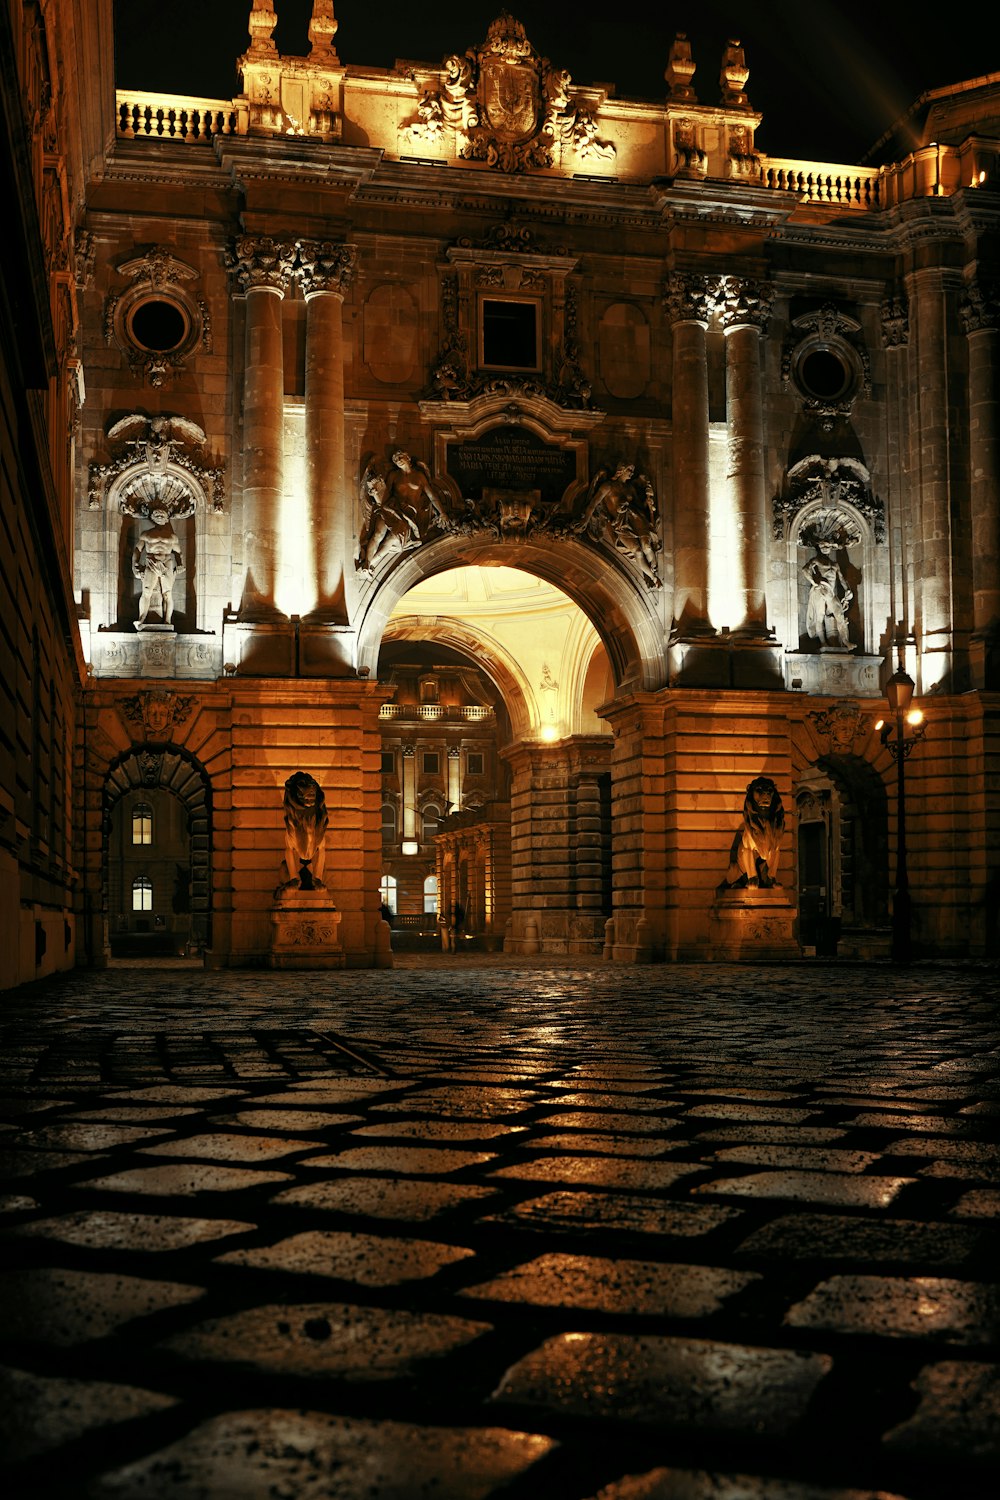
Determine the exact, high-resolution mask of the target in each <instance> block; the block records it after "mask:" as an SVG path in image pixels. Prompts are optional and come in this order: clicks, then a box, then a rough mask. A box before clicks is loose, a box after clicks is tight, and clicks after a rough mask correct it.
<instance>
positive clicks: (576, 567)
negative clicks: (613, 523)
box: [358, 536, 667, 691]
mask: <svg viewBox="0 0 1000 1500" xmlns="http://www.w3.org/2000/svg"><path fill="white" fill-rule="evenodd" d="M463 565H470V566H471V565H483V566H491V565H492V566H501V567H508V568H518V569H520V570H522V571H523V572H526V573H532V574H534V575H535V576H536V577H538V578H541V579H544V580H545V581H546V582H547V583H550V584H552V585H553V586H554V587H555V588H557V589H560V590H561V591H562V592H563V593H564V594H566V595H567V596H568V597H569V598H570V599H571V600H572V601H573V603H574V604H576V605H578V606H579V608H580V609H581V610H582V611H583V613H584V614H585V615H586V616H587V618H588V619H589V620H590V621H591V623H592V624H593V626H594V628H595V630H596V631H597V632H598V634H599V636H600V638H601V640H602V642H603V644H604V648H605V650H606V651H607V653H608V660H609V662H610V663H611V670H612V673H613V676H614V681H615V684H616V688H617V689H618V691H623V690H626V689H629V688H632V689H644V690H646V691H654V690H656V689H657V688H661V687H665V686H666V685H667V656H666V650H665V643H666V629H665V626H664V621H663V618H662V604H661V603H660V601H661V599H662V593H661V592H660V591H656V592H653V591H650V590H645V589H643V588H642V587H641V586H640V585H639V584H638V583H637V582H636V581H635V579H634V578H633V577H631V576H630V575H628V574H626V573H625V571H624V570H623V569H621V568H619V567H618V565H617V563H616V562H615V561H614V560H613V559H612V558H611V557H609V556H607V555H605V554H602V553H599V552H597V551H596V550H595V549H594V548H591V547H587V546H584V545H583V544H582V543H580V542H577V541H574V540H572V539H565V540H561V541H560V542H559V543H558V545H555V546H554V545H553V544H552V542H551V539H550V540H549V542H548V543H547V544H546V543H544V542H535V541H533V540H532V539H531V538H530V537H529V538H527V539H525V540H523V541H519V542H517V543H509V542H506V543H505V542H496V541H488V540H476V539H475V538H469V537H461V536H456V537H444V538H442V539H440V540H439V541H436V542H433V543H431V544H429V545H425V546H423V547H421V548H420V549H419V550H417V551H414V552H412V553H409V554H407V555H405V556H404V557H402V558H401V559H400V560H399V561H398V562H397V563H396V564H395V566H394V567H392V568H390V569H387V571H386V573H385V574H384V576H382V577H380V578H379V579H378V580H376V583H375V585H374V587H373V588H372V590H371V592H370V593H369V595H368V597H367V599H366V600H365V602H364V604H363V606H362V611H361V613H360V615H359V627H358V668H359V670H360V671H361V672H362V674H371V675H374V674H375V671H376V669H377V666H378V655H379V649H380V647H381V642H382V636H383V633H384V632H385V630H386V627H387V625H388V622H389V619H390V616H391V615H392V613H393V611H394V610H395V609H396V607H397V605H398V604H399V603H400V601H401V600H402V599H403V598H404V597H405V595H406V594H407V593H409V591H410V590H411V589H412V588H413V587H414V585H415V584H417V583H419V582H421V581H422V580H423V579H426V578H432V577H434V576H435V575H436V574H438V573H443V572H445V571H447V570H448V569H450V568H455V567H460V566H463Z"/></svg>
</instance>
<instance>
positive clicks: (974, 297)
mask: <svg viewBox="0 0 1000 1500" xmlns="http://www.w3.org/2000/svg"><path fill="white" fill-rule="evenodd" d="M958 315H959V317H960V318H961V319H962V327H963V329H964V330H965V332H966V333H979V332H980V330H981V329H984V328H1000V300H998V298H997V296H996V291H995V288H993V287H989V288H987V287H984V286H983V284H982V282H981V281H979V280H973V281H970V282H969V284H968V285H967V287H966V288H965V291H964V292H963V294H962V300H961V302H960V303H959V305H958Z"/></svg>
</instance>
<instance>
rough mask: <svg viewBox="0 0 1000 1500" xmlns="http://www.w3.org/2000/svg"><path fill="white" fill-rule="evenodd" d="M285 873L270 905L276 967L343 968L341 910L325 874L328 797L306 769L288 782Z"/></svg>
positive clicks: (272, 962) (272, 944)
mask: <svg viewBox="0 0 1000 1500" xmlns="http://www.w3.org/2000/svg"><path fill="white" fill-rule="evenodd" d="M284 813H285V872H286V874H287V876H288V879H287V880H285V881H283V882H282V883H281V884H280V885H279V886H278V888H277V890H276V891H275V893H274V905H273V906H272V908H271V968H272V969H342V968H343V967H344V949H343V947H342V945H341V942H340V912H339V911H338V910H337V908H336V906H334V904H333V902H332V901H331V900H330V893H329V891H328V890H327V888H326V886H325V885H324V884H323V881H322V879H321V876H322V874H323V867H324V863H325V859H326V844H325V841H326V829H327V822H328V819H327V813H326V798H325V797H324V796H323V791H322V788H321V787H320V785H319V783H318V782H317V781H316V780H315V779H314V778H313V777H312V776H310V775H308V774H307V773H306V772H305V771H296V772H295V774H294V776H289V778H288V780H287V781H286V782H285V801H284Z"/></svg>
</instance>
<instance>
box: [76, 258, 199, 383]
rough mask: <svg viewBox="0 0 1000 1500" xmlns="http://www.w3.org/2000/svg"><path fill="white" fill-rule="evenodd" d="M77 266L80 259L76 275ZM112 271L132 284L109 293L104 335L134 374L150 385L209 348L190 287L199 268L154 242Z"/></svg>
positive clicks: (196, 301) (84, 265)
mask: <svg viewBox="0 0 1000 1500" xmlns="http://www.w3.org/2000/svg"><path fill="white" fill-rule="evenodd" d="M80 269H81V267H80V263H79V261H78V265H77V273H78V274H79V273H80ZM115 270H116V271H117V272H118V274H119V276H123V277H125V279H126V280H127V281H128V282H129V283H130V285H129V287H128V290H127V291H124V292H121V293H119V292H113V293H112V294H111V296H109V297H108V299H107V301H106V303H105V305H104V337H105V339H106V341H107V343H109V344H117V346H118V348H119V349H120V350H121V352H122V353H123V354H124V356H125V358H126V359H127V360H128V363H129V367H130V369H131V370H132V372H133V374H135V375H136V376H138V377H140V378H144V379H147V380H148V381H149V383H150V385H152V386H161V385H163V383H164V381H165V380H166V379H167V378H168V376H169V375H170V374H171V373H172V372H173V371H175V370H179V369H183V367H184V365H185V364H186V362H187V360H188V359H189V358H190V357H191V355H192V354H194V353H195V352H196V351H197V350H198V349H199V348H201V349H204V350H210V349H211V347H212V325H211V319H210V317H209V313H208V308H207V305H206V304H205V302H204V301H203V300H202V299H196V298H195V297H194V296H193V295H192V292H191V289H190V283H192V282H195V281H197V279H198V272H197V271H196V270H195V269H194V267H193V266H189V265H188V264H187V263H186V262H185V261H182V260H179V259H178V258H177V256H175V255H173V254H172V253H171V251H170V250H169V249H168V248H167V247H166V246H165V245H152V246H150V247H149V249H147V250H145V251H143V252H142V253H141V254H139V255H134V256H132V257H131V258H130V259H129V260H126V261H122V262H121V263H120V264H119V265H117V266H116V267H115ZM83 274H86V247H85V245H84V246H83Z"/></svg>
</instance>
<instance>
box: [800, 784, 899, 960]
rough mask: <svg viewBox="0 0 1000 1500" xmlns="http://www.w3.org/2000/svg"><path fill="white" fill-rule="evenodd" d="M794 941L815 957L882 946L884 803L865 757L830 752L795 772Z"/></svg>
mask: <svg viewBox="0 0 1000 1500" xmlns="http://www.w3.org/2000/svg"><path fill="white" fill-rule="evenodd" d="M795 807H796V814H797V826H798V881H799V941H800V943H801V945H802V947H803V950H804V951H805V952H807V953H808V952H815V953H816V954H818V955H820V956H832V955H833V954H835V953H836V954H839V955H840V956H841V957H852V958H874V957H880V956H884V955H885V954H886V953H887V952H888V947H889V916H888V895H889V855H888V809H887V804H886V794H885V786H884V785H883V783H882V780H881V778H880V777H879V776H878V775H877V774H876V772H875V770H874V769H873V767H872V766H871V765H869V763H868V762H867V761H866V760H862V759H861V758H860V757H859V756H853V755H829V756H824V757H823V758H822V759H820V760H818V761H817V762H816V764H815V765H813V766H810V767H809V769H808V770H807V771H806V772H805V773H804V774H803V775H802V776H801V777H800V778H799V782H798V784H797V786H796V789H795Z"/></svg>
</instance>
